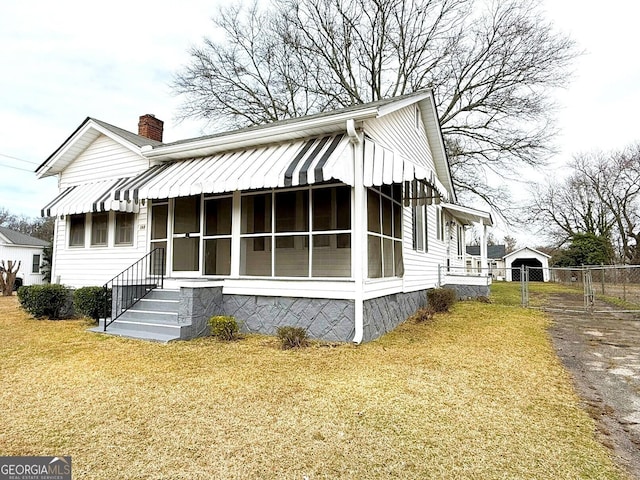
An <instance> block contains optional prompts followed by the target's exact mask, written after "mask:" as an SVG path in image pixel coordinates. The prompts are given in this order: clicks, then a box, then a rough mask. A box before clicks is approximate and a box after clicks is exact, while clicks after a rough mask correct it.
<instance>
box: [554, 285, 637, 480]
mask: <svg viewBox="0 0 640 480" xmlns="http://www.w3.org/2000/svg"><path fill="white" fill-rule="evenodd" d="M548 305H549V306H562V307H565V308H567V310H580V309H581V308H582V306H583V296H582V295H581V294H554V295H551V296H550V297H549V299H548ZM606 308H607V307H606V306H604V305H603V304H602V303H599V304H598V305H597V309H598V310H603V309H606ZM609 308H611V307H609ZM548 313H549V315H551V317H552V318H553V320H554V323H553V326H552V328H551V330H550V333H551V336H552V338H553V345H554V347H555V349H556V352H557V353H558V355H559V357H560V358H561V359H562V362H563V363H564V365H565V367H566V368H567V369H568V370H569V371H570V372H571V374H572V375H573V378H574V383H575V385H576V389H577V391H578V393H579V394H580V396H581V397H582V399H583V401H584V403H585V408H586V409H587V410H588V411H589V413H590V414H591V415H592V416H593V418H595V419H596V420H597V425H598V436H599V438H600V440H601V441H602V442H603V443H604V444H605V445H607V446H609V447H610V448H612V450H613V451H614V454H615V456H616V457H617V459H618V461H619V462H620V464H621V465H622V466H623V467H625V468H626V470H627V471H628V472H629V473H630V474H631V475H632V476H633V477H635V478H638V479H640V313H639V314H623V313H614V312H607V313H595V314H592V315H589V314H588V313H577V312H567V311H565V312H562V311H555V310H554V311H549V312H548Z"/></svg>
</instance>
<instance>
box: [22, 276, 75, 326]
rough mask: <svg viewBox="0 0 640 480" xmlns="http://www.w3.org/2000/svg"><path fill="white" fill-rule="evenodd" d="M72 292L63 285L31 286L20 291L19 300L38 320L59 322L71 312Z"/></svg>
mask: <svg viewBox="0 0 640 480" xmlns="http://www.w3.org/2000/svg"><path fill="white" fill-rule="evenodd" d="M70 296H71V290H70V289H69V288H67V287H65V286H63V285H57V284H45V285H29V286H23V287H20V288H19V289H18V300H19V301H20V305H22V308H24V309H25V310H26V311H27V312H29V313H30V314H31V315H33V316H34V317H36V318H49V319H51V320H59V319H61V318H64V316H66V315H67V314H68V313H69V312H68V311H69V298H70Z"/></svg>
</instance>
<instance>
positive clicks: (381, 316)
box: [178, 285, 489, 342]
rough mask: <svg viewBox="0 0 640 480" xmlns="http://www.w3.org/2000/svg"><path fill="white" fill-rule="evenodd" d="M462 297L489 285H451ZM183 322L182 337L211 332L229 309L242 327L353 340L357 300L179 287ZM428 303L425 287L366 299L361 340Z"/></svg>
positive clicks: (485, 291) (386, 329) (481, 291)
mask: <svg viewBox="0 0 640 480" xmlns="http://www.w3.org/2000/svg"><path fill="white" fill-rule="evenodd" d="M446 287H447V288H451V289H453V290H455V291H456V294H457V296H458V299H466V298H470V297H471V298H475V297H479V296H489V287H488V286H474V285H448V286H446ZM180 290H181V302H180V309H179V313H178V322H179V323H189V321H190V322H191V325H190V326H189V327H187V328H183V329H182V330H183V331H184V332H185V333H184V335H182V336H183V337H184V339H188V338H195V337H198V336H203V335H207V334H208V330H209V324H208V320H209V318H210V317H212V316H213V315H231V316H233V317H235V318H236V320H237V321H238V324H239V326H240V328H241V330H242V331H243V332H246V333H262V334H265V335H275V334H276V331H277V329H278V327H284V326H293V327H302V328H304V329H306V330H307V332H308V334H309V336H310V337H311V338H314V339H317V340H325V341H330V342H350V341H352V340H353V337H354V335H355V304H354V301H353V300H333V299H326V298H293V297H266V296H256V295H223V294H222V287H202V288H186V287H182V288H181V289H180ZM426 305H427V291H426V290H419V291H417V292H409V293H396V294H392V295H387V296H384V297H379V298H373V299H370V300H365V302H364V326H363V339H362V341H363V342H370V341H372V340H375V339H376V338H379V337H381V336H382V335H384V334H385V333H388V332H391V331H392V330H394V329H395V328H396V327H397V326H398V325H400V324H401V323H402V322H404V321H405V320H406V319H407V318H408V317H410V316H411V315H413V314H414V313H415V312H416V311H417V310H418V309H420V308H422V307H425V306H426Z"/></svg>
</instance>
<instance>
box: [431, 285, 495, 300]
mask: <svg viewBox="0 0 640 480" xmlns="http://www.w3.org/2000/svg"><path fill="white" fill-rule="evenodd" d="M443 287H444V288H450V289H451V290H455V292H456V296H457V298H458V300H468V299H470V298H478V297H488V296H489V293H491V287H490V286H489V285H444V286H443Z"/></svg>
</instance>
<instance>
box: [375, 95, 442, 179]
mask: <svg viewBox="0 0 640 480" xmlns="http://www.w3.org/2000/svg"><path fill="white" fill-rule="evenodd" d="M415 108H416V107H414V106H413V105H412V106H410V107H405V108H402V109H400V110H398V111H396V112H393V113H391V114H388V115H385V116H384V117H381V118H376V119H373V120H367V121H366V122H365V124H364V131H365V133H366V134H367V135H369V136H370V137H371V138H372V139H373V140H375V141H377V142H379V143H380V144H381V145H382V146H384V147H387V148H390V149H392V150H394V151H396V152H398V153H399V154H400V155H402V156H403V157H404V158H406V159H407V160H410V161H412V162H415V163H416V164H418V165H422V166H424V167H427V168H429V169H431V170H435V165H434V163H433V158H432V155H431V148H430V147H429V143H428V141H427V137H426V136H425V133H424V127H423V125H422V119H421V118H420V116H418V118H416V113H415ZM416 121H417V122H418V126H416Z"/></svg>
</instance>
